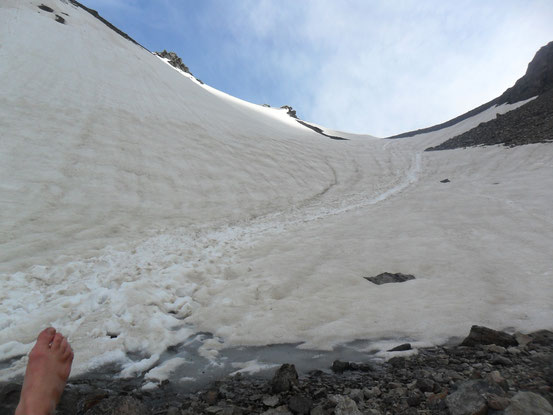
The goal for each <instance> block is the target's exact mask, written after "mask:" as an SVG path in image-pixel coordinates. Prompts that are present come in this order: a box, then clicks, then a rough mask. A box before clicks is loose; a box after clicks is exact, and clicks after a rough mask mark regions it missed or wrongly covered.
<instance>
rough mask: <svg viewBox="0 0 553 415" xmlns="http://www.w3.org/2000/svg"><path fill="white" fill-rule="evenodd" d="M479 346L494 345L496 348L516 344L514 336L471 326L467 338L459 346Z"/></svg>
mask: <svg viewBox="0 0 553 415" xmlns="http://www.w3.org/2000/svg"><path fill="white" fill-rule="evenodd" d="M481 344H496V345H498V346H503V347H509V346H516V345H517V344H518V343H517V341H516V339H515V338H514V336H512V335H510V334H507V333H504V332H502V331H496V330H492V329H489V328H487V327H482V326H472V327H471V329H470V333H469V335H468V337H466V338H465V340H463V342H462V343H461V346H476V345H481Z"/></svg>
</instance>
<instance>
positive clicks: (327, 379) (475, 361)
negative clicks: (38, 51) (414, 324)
mask: <svg viewBox="0 0 553 415" xmlns="http://www.w3.org/2000/svg"><path fill="white" fill-rule="evenodd" d="M409 353H412V352H407V353H402V352H398V356H396V357H393V358H391V359H390V360H389V361H388V362H386V363H382V364H376V363H374V362H370V361H369V362H368V363H367V362H365V363H355V362H340V361H336V362H334V364H333V365H332V368H331V370H326V371H321V370H317V371H313V372H310V373H308V374H306V375H305V376H298V374H297V372H296V369H295V367H294V365H291V364H284V365H282V366H281V367H280V368H279V369H278V370H277V371H276V372H275V374H274V376H273V378H272V380H266V379H260V378H255V377H246V376H242V375H235V376H233V377H227V378H224V379H222V380H221V381H218V382H215V383H213V384H212V385H211V386H210V387H209V388H208V389H205V390H202V391H199V392H197V393H191V394H184V393H181V392H179V390H178V388H177V387H176V386H175V385H173V384H172V383H170V382H165V383H164V384H162V385H161V386H160V387H159V388H158V389H155V390H152V391H144V390H141V389H139V385H140V382H137V381H136V380H126V381H123V380H120V379H116V380H113V381H109V382H106V381H103V382H102V381H97V380H96V381H95V380H92V379H80V380H74V381H72V383H71V384H69V385H68V387H67V388H66V392H65V394H64V396H63V398H62V402H61V404H60V407H59V408H58V412H57V413H58V414H61V415H65V414H77V415H100V414H119V415H127V414H138V415H147V414H148V415H192V414H194V415H196V414H219V415H245V414H264V415H277V414H281V415H285V414H310V415H330V414H335V415H346V414H349V415H355V414H371V415H379V414H380V415H387V414H406V415H416V414H430V415H432V414H451V415H478V414H496V415H523V414H536V415H542V414H543V415H545V414H553V407H552V406H551V403H552V402H553V332H550V331H547V330H541V331H538V332H534V333H531V334H528V335H525V334H521V333H515V334H514V335H511V334H508V333H504V332H498V331H495V330H491V329H488V328H485V327H480V326H473V327H472V329H471V331H470V334H469V336H468V337H467V338H466V339H465V340H464V341H463V343H461V344H460V345H457V346H437V347H431V348H426V349H420V350H419V352H418V353H417V354H409ZM19 388H20V385H18V384H15V383H9V384H4V385H1V386H0V415H3V414H11V413H13V409H14V408H15V405H16V402H17V398H18V394H19Z"/></svg>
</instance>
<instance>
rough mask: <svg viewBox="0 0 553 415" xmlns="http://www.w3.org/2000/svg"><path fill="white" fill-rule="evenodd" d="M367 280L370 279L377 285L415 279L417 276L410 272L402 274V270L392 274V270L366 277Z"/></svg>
mask: <svg viewBox="0 0 553 415" xmlns="http://www.w3.org/2000/svg"><path fill="white" fill-rule="evenodd" d="M365 279H366V280H367V281H370V282H372V283H374V284H376V285H382V284H390V283H394V282H405V281H409V280H414V279H415V277H414V276H413V275H409V274H402V273H400V272H398V273H395V274H392V273H390V272H383V273H382V274H378V275H377V276H375V277H365Z"/></svg>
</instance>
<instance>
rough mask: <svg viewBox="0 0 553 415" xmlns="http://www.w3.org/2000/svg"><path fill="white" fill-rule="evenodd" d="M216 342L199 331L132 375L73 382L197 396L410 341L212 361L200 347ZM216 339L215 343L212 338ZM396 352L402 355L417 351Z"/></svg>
mask: <svg viewBox="0 0 553 415" xmlns="http://www.w3.org/2000/svg"><path fill="white" fill-rule="evenodd" d="M211 340H214V337H213V336H212V335H211V334H209V333H197V334H195V335H194V336H191V337H190V338H189V339H188V340H187V341H186V342H185V343H183V344H181V345H177V346H173V347H171V348H170V349H169V350H167V351H165V352H164V353H163V354H162V355H161V356H159V359H158V361H157V362H155V364H154V365H153V366H152V367H151V368H150V369H147V370H145V371H144V372H142V373H137V374H136V375H135V376H130V377H122V376H121V373H124V372H125V369H124V366H123V367H122V366H114V365H106V366H102V367H100V368H97V369H96V370H94V371H93V372H88V373H85V374H83V375H80V376H78V377H75V378H74V379H73V380H74V381H76V380H79V379H95V380H105V381H117V379H121V380H122V381H123V380H124V381H125V382H128V383H132V384H134V385H135V386H136V388H142V389H144V390H150V389H156V388H157V387H158V386H160V385H161V384H162V383H165V382H166V381H169V382H170V383H172V384H173V385H175V386H177V387H178V389H179V391H181V392H182V393H191V392H196V391H198V390H200V389H203V388H205V387H206V386H207V385H209V384H211V383H213V382H214V381H217V380H221V379H223V378H224V377H226V376H233V375H236V374H238V373H240V374H243V375H252V376H254V377H257V378H266V379H268V378H271V377H272V376H273V375H274V372H275V370H276V368H278V367H279V366H280V365H282V364H284V363H292V364H294V365H295V366H296V370H297V371H298V373H299V374H300V375H301V374H305V373H308V372H310V371H312V370H322V371H327V372H328V371H330V368H331V366H332V364H333V362H334V361H336V360H341V361H349V362H356V363H364V364H367V363H369V364H370V363H373V364H377V363H381V362H383V361H384V357H385V356H386V354H387V353H386V352H384V351H385V350H388V349H389V348H390V347H391V345H397V344H400V343H404V342H407V341H409V339H406V338H403V339H397V338H394V339H391V338H390V339H379V340H355V341H353V342H349V343H346V344H342V345H338V346H336V347H335V348H334V350H332V351H321V350H313V349H300V348H298V346H300V343H298V344H273V345H266V346H240V347H230V348H226V349H222V350H220V351H219V353H218V354H217V356H216V357H211V358H210V357H206V356H204V355H203V353H202V346H203V345H204V343H205V342H206V341H211ZM215 340H216V339H215ZM415 352H416V351H415V350H410V351H408V352H400V353H394V355H405V354H412V353H415ZM128 357H129V358H130V359H132V360H133V363H132V364H134V365H137V364H138V365H140V363H141V362H147V361H148V360H150V361H151V357H144V358H143V359H142V360H140V359H141V357H140V356H138V355H137V356H128Z"/></svg>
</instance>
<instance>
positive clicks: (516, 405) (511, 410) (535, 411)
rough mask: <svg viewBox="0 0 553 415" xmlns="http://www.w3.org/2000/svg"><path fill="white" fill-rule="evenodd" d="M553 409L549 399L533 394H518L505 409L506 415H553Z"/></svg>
mask: <svg viewBox="0 0 553 415" xmlns="http://www.w3.org/2000/svg"><path fill="white" fill-rule="evenodd" d="M551 414H553V407H552V406H551V404H550V403H549V402H548V401H547V399H545V398H543V397H541V396H540V395H538V394H535V393H532V392H518V393H517V394H516V395H515V396H513V398H512V399H511V405H509V406H508V407H507V409H505V415H551Z"/></svg>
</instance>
